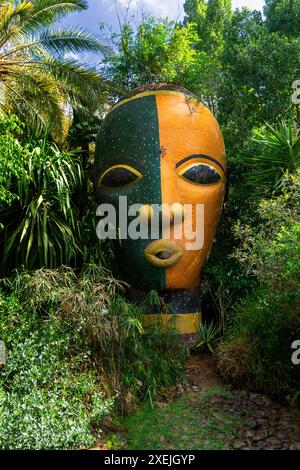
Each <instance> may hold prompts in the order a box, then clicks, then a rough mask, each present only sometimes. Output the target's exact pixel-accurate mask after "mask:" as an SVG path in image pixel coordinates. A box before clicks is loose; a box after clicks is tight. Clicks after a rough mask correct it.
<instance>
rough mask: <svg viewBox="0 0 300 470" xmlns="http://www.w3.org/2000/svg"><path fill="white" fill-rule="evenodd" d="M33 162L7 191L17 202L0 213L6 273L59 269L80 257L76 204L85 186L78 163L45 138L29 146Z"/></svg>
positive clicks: (11, 181) (13, 202) (14, 179)
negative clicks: (77, 192)
mask: <svg viewBox="0 0 300 470" xmlns="http://www.w3.org/2000/svg"><path fill="white" fill-rule="evenodd" d="M25 148H26V150H27V153H28V159H27V161H26V162H24V166H23V173H22V175H20V176H19V177H18V178H11V179H9V180H7V181H6V183H5V189H6V190H7V191H9V192H10V193H12V194H16V196H17V197H16V198H15V199H14V200H13V201H11V203H10V204H6V205H2V207H1V208H0V221H1V225H2V229H1V241H2V247H1V251H2V269H3V270H6V271H7V270H8V269H13V268H15V267H20V266H24V267H27V268H33V267H40V266H49V267H55V266H58V265H61V264H64V263H66V264H67V263H68V262H70V260H72V259H74V258H76V255H77V253H79V252H80V247H79V245H78V244H79V240H80V231H79V228H78V221H77V214H78V209H77V207H76V206H75V204H74V201H73V199H72V197H73V195H74V193H75V192H76V191H80V188H81V185H82V178H83V176H82V171H81V165H80V162H79V160H78V159H77V158H76V155H75V154H74V153H72V152H64V151H60V150H59V149H58V148H57V147H56V145H55V144H54V143H50V142H48V141H47V139H46V138H44V139H41V140H39V141H37V142H34V141H33V142H31V143H28V144H27V145H26V146H25Z"/></svg>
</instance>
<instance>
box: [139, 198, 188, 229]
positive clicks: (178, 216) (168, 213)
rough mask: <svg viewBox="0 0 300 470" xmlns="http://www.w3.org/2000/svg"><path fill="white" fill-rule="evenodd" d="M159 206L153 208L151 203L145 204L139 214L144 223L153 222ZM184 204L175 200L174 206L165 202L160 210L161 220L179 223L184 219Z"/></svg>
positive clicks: (164, 222)
mask: <svg viewBox="0 0 300 470" xmlns="http://www.w3.org/2000/svg"><path fill="white" fill-rule="evenodd" d="M155 211H157V208H156V207H155V208H153V207H152V206H151V205H150V204H145V205H143V206H142V207H141V208H140V210H139V216H140V218H141V220H142V221H143V222H144V223H149V224H150V223H151V221H152V220H153V218H154V214H155ZM184 215H185V214H184V206H183V205H182V204H180V203H179V202H175V203H174V204H172V206H168V205H166V204H163V205H162V207H161V208H160V211H159V219H158V220H159V221H160V223H163V224H170V225H174V224H178V223H182V222H183V220H184Z"/></svg>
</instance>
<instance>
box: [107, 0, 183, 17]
mask: <svg viewBox="0 0 300 470" xmlns="http://www.w3.org/2000/svg"><path fill="white" fill-rule="evenodd" d="M104 1H105V4H107V6H108V8H109V9H110V10H111V11H113V10H114V9H115V3H116V4H117V6H118V7H120V8H121V9H122V10H123V11H125V10H126V9H127V7H128V6H130V9H131V11H133V10H135V11H139V12H141V11H144V12H148V13H151V14H153V15H155V16H156V17H158V16H162V17H169V18H174V19H176V18H180V17H181V16H182V15H183V3H184V0H116V2H114V1H112V0H104Z"/></svg>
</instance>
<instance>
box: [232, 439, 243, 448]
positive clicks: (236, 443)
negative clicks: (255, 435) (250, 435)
mask: <svg viewBox="0 0 300 470" xmlns="http://www.w3.org/2000/svg"><path fill="white" fill-rule="evenodd" d="M243 446H244V442H242V441H241V440H239V439H235V440H234V441H233V443H232V447H233V448H234V449H235V450H238V449H241V448H242V447H243Z"/></svg>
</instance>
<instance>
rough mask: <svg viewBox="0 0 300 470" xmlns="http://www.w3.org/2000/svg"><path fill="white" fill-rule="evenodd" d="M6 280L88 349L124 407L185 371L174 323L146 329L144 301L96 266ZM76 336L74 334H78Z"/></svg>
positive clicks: (125, 409)
mask: <svg viewBox="0 0 300 470" xmlns="http://www.w3.org/2000/svg"><path fill="white" fill-rule="evenodd" d="M5 282H6V285H7V286H9V287H10V289H12V291H14V292H16V293H17V295H18V298H19V299H20V301H21V303H22V305H23V306H26V308H28V309H29V311H30V312H35V313H36V314H38V315H40V316H45V315H46V316H48V312H53V315H54V316H55V318H56V321H57V322H58V324H60V323H62V325H65V324H67V325H69V328H70V330H71V331H72V330H74V331H75V332H78V334H79V337H80V338H81V341H83V342H84V344H87V345H88V348H89V349H90V350H91V351H92V354H93V359H94V360H95V361H96V363H98V366H99V367H100V368H101V369H102V370H103V371H104V375H105V377H106V381H107V383H108V384H109V386H110V389H111V390H114V394H116V401H117V403H118V406H119V408H120V409H121V411H123V412H125V413H126V412H128V411H129V410H130V408H131V405H132V403H133V402H134V401H135V400H136V399H137V398H138V399H141V400H144V399H149V400H150V402H151V403H153V402H154V400H155V397H156V395H157V392H158V391H159V390H160V389H162V388H163V387H166V386H167V385H170V384H172V383H174V382H176V381H177V380H178V379H179V378H182V375H183V360H184V358H185V357H186V350H185V348H184V347H183V346H182V347H181V346H180V345H178V339H177V331H176V329H175V327H174V326H173V325H172V323H171V324H170V325H165V326H157V327H153V328H149V329H144V327H143V325H142V321H143V317H144V314H145V312H146V310H147V303H146V304H145V305H144V306H143V307H137V306H136V305H132V304H130V303H128V302H126V301H125V300H124V299H123V298H122V297H121V296H120V291H122V288H123V285H122V284H121V283H119V282H117V281H116V280H114V279H113V278H112V277H111V275H110V273H109V272H108V271H106V270H105V269H103V268H99V267H98V266H92V265H89V266H85V267H84V270H83V271H82V273H81V275H80V276H79V277H77V276H76V275H75V274H74V271H72V270H71V269H67V268H61V269H60V270H56V271H54V270H44V269H41V270H39V271H35V272H33V273H30V272H24V273H19V274H18V275H17V276H16V277H13V278H12V279H11V280H6V281H5ZM77 340H78V338H77Z"/></svg>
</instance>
